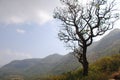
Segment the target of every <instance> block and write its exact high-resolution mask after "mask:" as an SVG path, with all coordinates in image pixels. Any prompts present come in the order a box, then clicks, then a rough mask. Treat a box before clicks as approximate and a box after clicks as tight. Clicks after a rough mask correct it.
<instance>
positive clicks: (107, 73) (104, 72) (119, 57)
mask: <svg viewBox="0 0 120 80" xmlns="http://www.w3.org/2000/svg"><path fill="white" fill-rule="evenodd" d="M117 71H120V54H116V55H112V56H107V57H104V58H102V59H100V60H97V61H96V62H95V63H93V64H91V65H90V70H89V76H87V77H82V70H81V69H79V70H76V71H74V72H68V73H65V74H62V75H59V76H53V77H51V78H52V79H51V80H108V79H110V78H112V74H115V72H117ZM119 77H120V75H119Z"/></svg>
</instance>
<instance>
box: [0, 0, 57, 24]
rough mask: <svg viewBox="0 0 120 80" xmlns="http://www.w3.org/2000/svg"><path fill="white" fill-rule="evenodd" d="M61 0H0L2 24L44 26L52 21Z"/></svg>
mask: <svg viewBox="0 0 120 80" xmlns="http://www.w3.org/2000/svg"><path fill="white" fill-rule="evenodd" d="M58 4H59V0H51V1H50V0H0V23H4V24H21V23H26V22H31V21H32V22H35V23H38V24H44V23H45V22H47V21H49V20H51V19H52V13H53V10H54V8H55V7H56V6H58Z"/></svg>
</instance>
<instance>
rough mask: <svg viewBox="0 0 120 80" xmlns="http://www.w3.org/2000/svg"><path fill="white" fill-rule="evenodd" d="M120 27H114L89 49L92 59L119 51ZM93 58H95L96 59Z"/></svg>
mask: <svg viewBox="0 0 120 80" xmlns="http://www.w3.org/2000/svg"><path fill="white" fill-rule="evenodd" d="M119 51H120V29H114V30H113V31H111V32H110V33H109V34H108V35H106V36H105V37H103V38H102V39H101V40H100V41H98V42H95V43H93V45H91V46H90V48H89V50H88V52H89V53H88V56H89V57H90V59H93V58H94V59H98V58H100V57H103V56H106V55H112V54H115V53H119ZM94 59H93V60H94Z"/></svg>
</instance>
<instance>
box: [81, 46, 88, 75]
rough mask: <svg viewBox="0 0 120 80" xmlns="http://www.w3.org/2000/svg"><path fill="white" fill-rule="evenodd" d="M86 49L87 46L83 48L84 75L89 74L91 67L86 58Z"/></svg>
mask: <svg viewBox="0 0 120 80" xmlns="http://www.w3.org/2000/svg"><path fill="white" fill-rule="evenodd" d="M86 51H87V46H85V47H84V48H83V64H82V66H83V76H88V68H89V63H88V61H87V58H86Z"/></svg>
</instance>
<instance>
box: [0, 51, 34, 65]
mask: <svg viewBox="0 0 120 80" xmlns="http://www.w3.org/2000/svg"><path fill="white" fill-rule="evenodd" d="M27 58H32V56H31V55H30V54H28V53H24V52H17V51H13V50H10V49H7V50H3V51H0V61H1V62H0V65H2V66H3V65H5V64H7V63H9V62H11V61H13V60H22V59H27Z"/></svg>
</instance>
